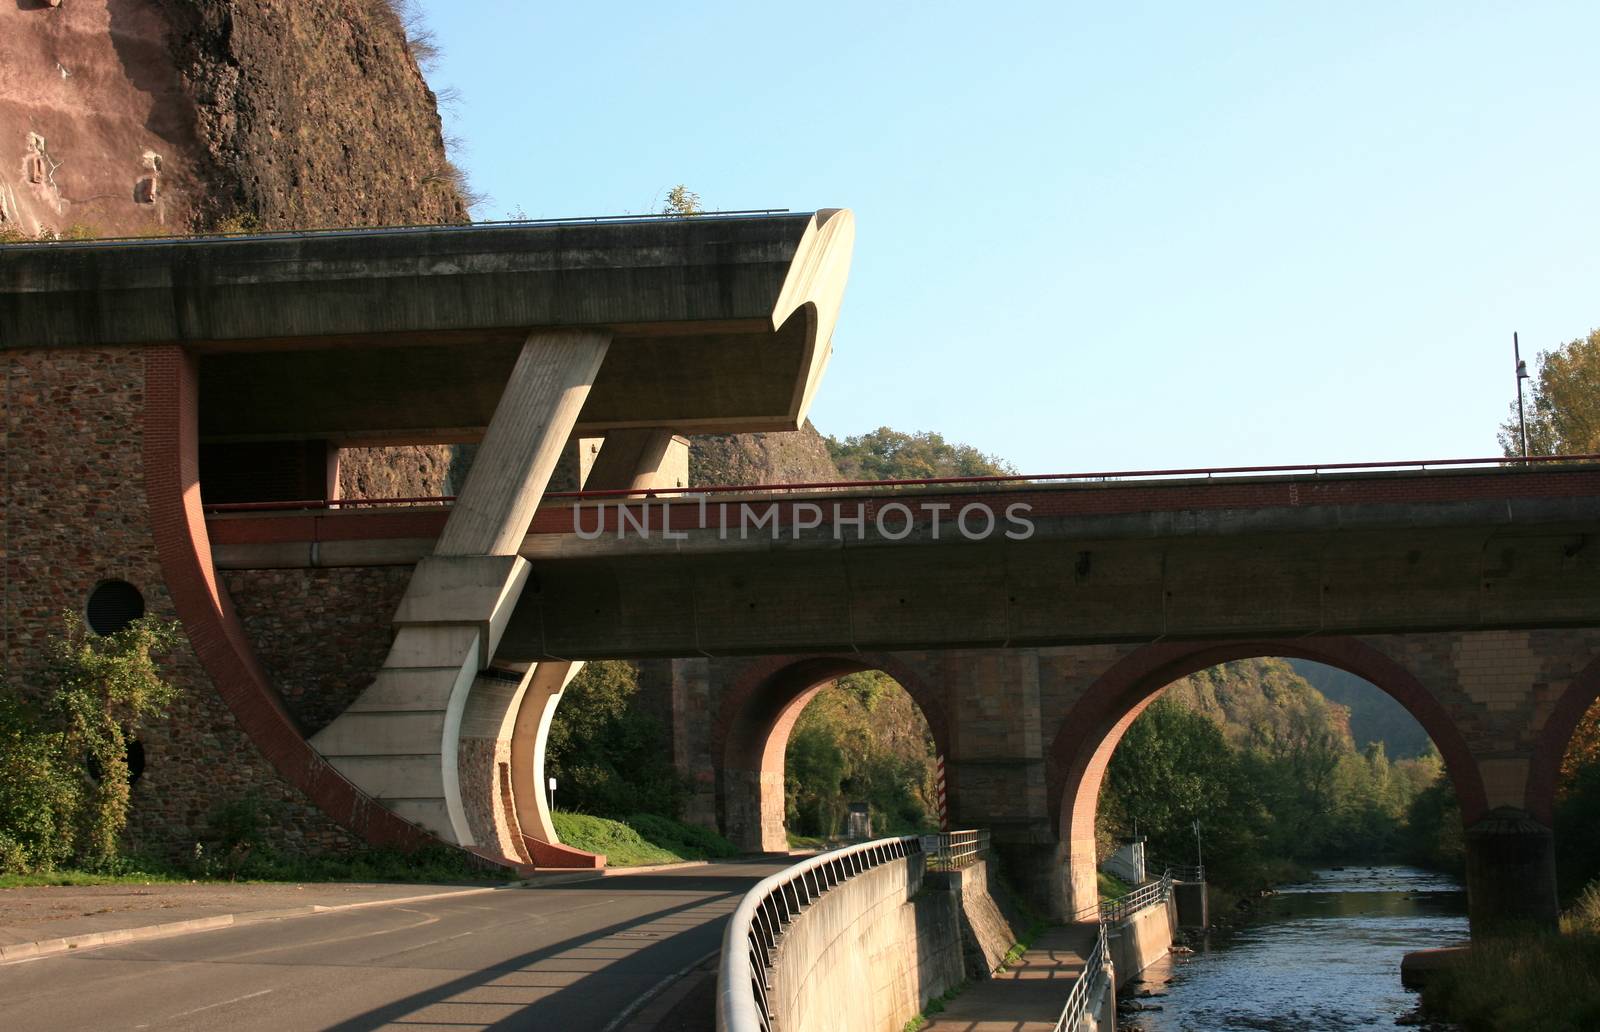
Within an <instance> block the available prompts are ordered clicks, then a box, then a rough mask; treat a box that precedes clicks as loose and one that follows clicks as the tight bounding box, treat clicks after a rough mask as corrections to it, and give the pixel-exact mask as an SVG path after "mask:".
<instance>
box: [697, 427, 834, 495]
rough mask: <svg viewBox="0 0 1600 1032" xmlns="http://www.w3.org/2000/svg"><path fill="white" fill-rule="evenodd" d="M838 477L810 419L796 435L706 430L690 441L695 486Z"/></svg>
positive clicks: (826, 447) (772, 482)
mask: <svg viewBox="0 0 1600 1032" xmlns="http://www.w3.org/2000/svg"><path fill="white" fill-rule="evenodd" d="M839 479H842V478H841V477H840V475H839V467H838V466H835V465H834V463H833V459H832V457H831V456H829V455H828V446H827V444H826V442H824V441H823V439H822V435H821V434H819V433H817V428H816V427H814V426H812V425H811V421H810V420H809V419H808V420H806V424H805V426H803V427H801V428H800V429H799V430H797V431H795V432H793V433H774V434H707V435H704V436H700V437H695V438H692V439H691V440H690V444H689V482H690V483H691V484H693V485H694V486H696V487H712V486H719V485H724V484H735V485H736V484H803V483H816V482H819V481H828V480H839Z"/></svg>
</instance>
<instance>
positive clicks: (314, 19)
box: [0, 0, 467, 497]
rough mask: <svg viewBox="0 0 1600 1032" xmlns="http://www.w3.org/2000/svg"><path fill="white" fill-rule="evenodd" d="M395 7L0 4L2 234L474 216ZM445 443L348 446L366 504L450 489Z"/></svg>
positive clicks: (159, 0)
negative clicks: (371, 499) (469, 213)
mask: <svg viewBox="0 0 1600 1032" xmlns="http://www.w3.org/2000/svg"><path fill="white" fill-rule="evenodd" d="M466 218H467V209H466V204H465V203H464V202H463V199H462V196H461V191H460V190H459V189H458V187H457V182H456V174H455V171H454V168H453V166H451V164H450V162H449V160H448V158H447V157H446V155H445V147H444V138H443V133H442V130H441V126H440V121H439V113H438V110H437V107H436V104H435V98H434V95H433V92H432V91H431V90H429V88H428V84H427V82H426V81H425V80H424V79H423V76H422V73H421V71H420V70H419V69H418V67H417V63H416V60H415V58H414V56H413V54H412V52H411V49H410V47H409V45H408V43H407V40H406V34H405V31H404V28H403V26H402V25H401V22H400V19H399V17H398V16H397V15H396V13H395V10H394V8H393V7H392V6H391V4H389V3H388V2H386V0H327V2H322V3H315V4H312V3H283V2H281V0H61V2H60V4H59V6H52V4H51V2H50V0H18V2H17V3H15V4H10V3H7V4H5V5H4V6H3V7H0V240H3V239H7V238H12V239H16V238H38V237H61V236H94V237H107V236H129V235H132V236H144V235H163V234H178V233H187V232H192V231H206V230H213V229H217V228H219V227H220V228H224V229H246V230H248V229H285V228H312V227H336V226H377V225H394V224H399V223H432V222H459V221H464V220H465V219H466ZM450 457H451V455H450V449H449V448H447V447H443V446H428V447H416V448H394V449H372V448H364V449H351V450H347V451H346V452H345V453H344V454H343V455H342V456H341V461H340V469H341V481H342V490H343V493H344V494H345V495H347V496H351V497H397V496H421V495H436V494H442V493H444V491H445V489H446V479H447V476H448V473H449V464H450Z"/></svg>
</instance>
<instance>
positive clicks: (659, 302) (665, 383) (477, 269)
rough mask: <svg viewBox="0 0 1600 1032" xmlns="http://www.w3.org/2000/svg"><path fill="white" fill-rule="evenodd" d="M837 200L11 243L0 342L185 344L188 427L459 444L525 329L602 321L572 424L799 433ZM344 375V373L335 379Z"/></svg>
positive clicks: (834, 284)
mask: <svg viewBox="0 0 1600 1032" xmlns="http://www.w3.org/2000/svg"><path fill="white" fill-rule="evenodd" d="M854 234H855V231H854V221H853V218H852V216H851V214H850V213H849V212H848V211H845V210H828V211H822V212H817V213H802V214H795V215H773V216H760V217H756V216H750V217H710V216H708V217H704V218H695V219H665V220H664V219H640V220H620V221H615V222H601V223H582V224H572V225H523V226H451V227H427V228H420V229H397V230H377V231H367V230H361V231H357V230H350V231H338V232H330V233H314V234H261V235H258V236H253V237H248V238H238V239H205V238H201V239H192V240H184V241H175V240H174V241H150V242H145V241H138V242H130V243H122V244H118V245H115V246H109V245H105V244H94V243H84V244H77V243H69V244H57V245H51V246H48V247H47V246H43V245H18V246H16V247H13V248H10V249H8V250H7V252H6V258H5V261H4V262H3V263H0V346H3V347H12V348H15V347H31V348H55V347H95V346H104V345H107V344H144V343H155V342H169V341H178V342H183V343H184V344H186V345H190V346H197V347H203V348H204V349H205V350H206V352H207V353H206V357H205V358H204V359H203V360H202V361H201V365H200V375H201V393H202V396H203V398H204V399H205V400H204V404H203V406H202V411H201V426H200V430H201V434H202V436H203V437H204V439H206V440H208V441H220V440H227V441H237V440H271V439H291V438H300V439H307V438H325V439H327V440H330V441H335V442H339V443H341V444H372V443H402V444H413V443H419V442H422V441H429V440H434V441H438V440H475V439H476V438H477V436H478V435H480V434H481V433H482V432H483V430H484V428H485V427H486V426H487V425H488V422H489V417H490V415H491V414H492V412H493V410H494V405H495V403H496V401H497V400H498V398H499V396H500V388H501V386H502V385H503V384H504V383H505V382H506V380H507V378H508V375H509V372H510V369H511V366H512V365H513V364H514V363H515V361H516V360H517V355H518V352H519V349H520V348H521V345H522V342H523V338H524V337H525V336H526V334H527V331H528V329H530V328H534V327H563V328H569V329H571V328H588V329H593V330H596V331H603V332H607V333H610V334H612V335H613V350H614V353H613V355H612V356H611V359H610V361H609V362H608V363H607V367H606V370H605V372H604V374H603V375H602V376H601V377H600V379H599V380H598V381H597V382H596V383H595V388H594V392H593V396H592V397H591V398H590V399H589V402H588V405H587V406H586V409H585V412H584V415H583V420H582V423H581V429H583V430H585V431H586V432H597V431H602V430H606V429H613V428H619V427H666V428H670V429H672V430H673V431H675V432H686V431H690V430H707V431H712V432H722V433H726V432H734V431H746V430H793V429H798V428H799V426H800V424H801V422H802V421H803V420H804V418H805V412H806V409H807V407H808V406H809V404H810V399H811V396H812V395H813V394H814V393H815V390H816V387H817V385H818V383H819V382H820V379H821V376H822V371H823V369H824V368H825V366H826V364H827V358H828V355H829V352H830V348H831V340H832V332H833V324H834V321H835V319H836V318H837V313H838V307H839V304H840V302H841V300H842V298H843V291H844V282H845V279H846V277H847V275H848V272H849V264H850V251H851V248H852V246H853V241H854ZM350 384H360V385H361V388H362V389H361V390H359V391H352V390H350V387H349V385H350Z"/></svg>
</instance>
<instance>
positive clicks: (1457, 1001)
mask: <svg viewBox="0 0 1600 1032" xmlns="http://www.w3.org/2000/svg"><path fill="white" fill-rule="evenodd" d="M1422 1007H1423V1010H1424V1011H1426V1012H1427V1013H1428V1015H1430V1016H1433V1017H1439V1018H1444V1019H1446V1020H1449V1021H1454V1022H1456V1023H1458V1024H1460V1025H1461V1026H1462V1027H1463V1028H1465V1029H1467V1030H1468V1032H1480V1030H1494V1032H1532V1030H1535V1029H1537V1030H1539V1032H1584V1030H1587V1029H1595V1028H1600V881H1597V882H1592V883H1590V884H1589V885H1588V886H1587V887H1586V888H1585V889H1584V890H1583V891H1582V892H1580V893H1579V894H1578V898H1577V900H1575V901H1574V904H1573V907H1572V909H1571V910H1568V911H1567V912H1566V913H1564V914H1562V915H1561V934H1559V935H1540V934H1528V935H1521V936H1508V937H1506V938H1503V939H1486V940H1483V941H1477V942H1474V943H1473V944H1472V948H1471V949H1470V950H1468V951H1467V954H1466V956H1465V958H1463V959H1462V960H1461V961H1460V962H1459V963H1457V964H1454V965H1451V966H1450V967H1448V968H1445V969H1444V970H1442V971H1439V972H1438V973H1437V974H1435V975H1433V976H1432V977H1431V978H1430V979H1429V981H1428V985H1427V988H1425V989H1424V990H1423V991H1422Z"/></svg>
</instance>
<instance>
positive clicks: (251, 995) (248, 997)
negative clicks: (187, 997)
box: [139, 989, 272, 1028]
mask: <svg viewBox="0 0 1600 1032" xmlns="http://www.w3.org/2000/svg"><path fill="white" fill-rule="evenodd" d="M270 992H272V990H271V989H263V990H261V991H260V992H258V993H245V994H244V995H243V996H235V997H234V998H233V999H231V1000H223V1001H222V1002H221V1003H208V1004H206V1005H205V1006H204V1007H196V1008H195V1009H194V1010H186V1011H179V1012H178V1013H177V1014H172V1015H169V1016H168V1017H167V1020H168V1021H175V1020H177V1019H178V1018H187V1017H188V1016H189V1015H191V1014H199V1013H200V1012H201V1011H208V1010H215V1009H216V1008H218V1007H226V1006H227V1005H228V1004H230V1003H243V1002H244V1001H245V1000H253V999H255V998H256V997H257V996H265V995H267V994H268V993H270ZM139 1027H140V1028H143V1027H144V1026H143V1025H141V1026H139Z"/></svg>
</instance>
